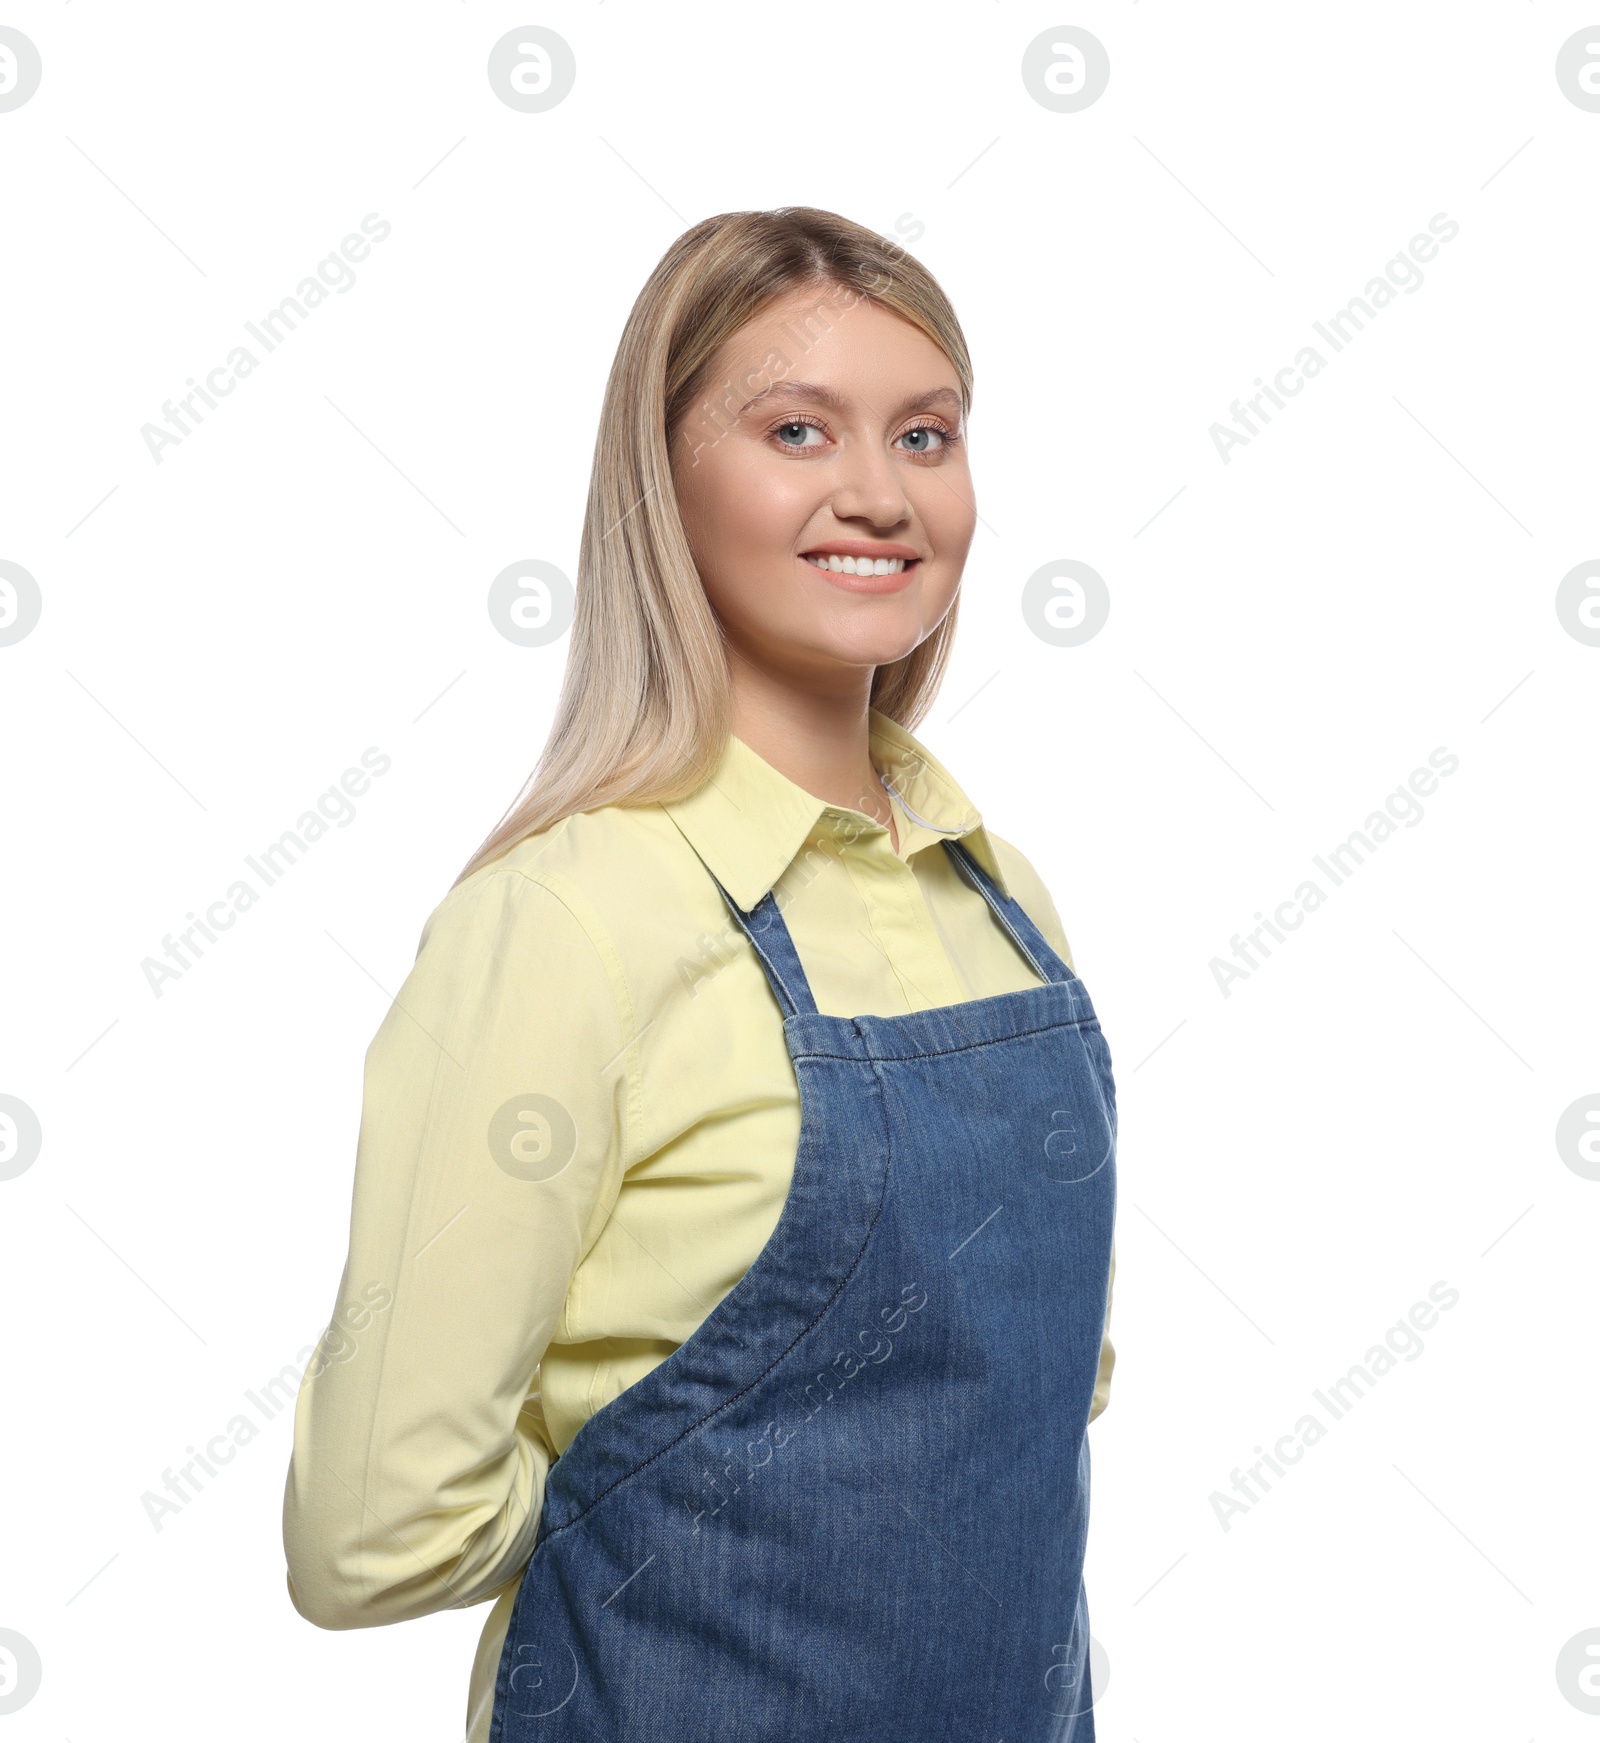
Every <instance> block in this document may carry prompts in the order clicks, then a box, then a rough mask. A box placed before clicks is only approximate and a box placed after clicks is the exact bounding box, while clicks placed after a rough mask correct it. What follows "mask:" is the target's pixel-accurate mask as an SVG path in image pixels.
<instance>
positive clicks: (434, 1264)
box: [283, 867, 635, 1628]
mask: <svg viewBox="0 0 1600 1743" xmlns="http://www.w3.org/2000/svg"><path fill="white" fill-rule="evenodd" d="M624 1009H625V1001H624V1000H622V999H620V998H619V996H618V991H617V989H615V988H614V986H613V983H612V981H611V979H610V977H609V976H608V973H607V970H606V966H605V959H604V958H603V957H602V955H601V954H600V952H599V951H598V950H597V949H596V946H595V943H594V942H593V941H592V940H591V939H590V937H589V935H588V933H587V932H586V930H585V928H584V926H583V925H582V924H581V923H580V921H579V920H578V919H577V917H576V916H575V915H574V914H573V913H572V912H571V910H570V909H569V908H568V907H567V906H566V905H565V904H564V903H563V901H562V900H561V899H560V897H559V896H558V895H557V894H556V893H555V892H554V891H553V890H552V889H551V888H550V887H548V886H547V885H545V884H543V883H540V882H538V881H536V880H535V879H533V878H531V877H529V876H528V875H526V874H525V873H523V872H522V871H519V870H516V869H512V868H493V867H491V868H486V869H484V870H482V871H480V872H479V873H477V874H475V875H474V876H473V877H471V878H469V879H467V880H466V881H465V882H464V883H462V884H461V885H459V886H457V888H456V889H454V890H452V891H451V892H450V894H449V895H447V896H446V897H445V899H444V901H442V902H441V903H440V904H439V906H438V907H437V908H436V909H435V910H434V912H433V914H432V915H431V916H430V918H429V920H428V924H427V926H426V928H425V929H424V932H423V935H422V942H421V945H420V947H419V949H418V953H417V958H416V962H415V965H414V966H413V968H412V969H411V972H410V973H409V975H408V976H407V977H406V980H405V983H404V985H403V986H402V987H401V989H400V993H399V996H398V997H397V998H396V999H395V1001H394V1003H393V1005H392V1006H391V1007H390V1009H389V1011H388V1014H387V1015H386V1016H385V1018H384V1020H383V1023H382V1025H381V1026H380V1028H379V1030H378V1032H377V1034H376V1036H375V1037H374V1039H373V1041H372V1044H371V1046H370V1047H369V1048H368V1050H367V1055H366V1063H365V1070H364V1075H363V1083H362V1108H361V1125H360V1133H359V1137H358V1141H357V1146H356V1160H355V1182H354V1192H353V1197H352V1207H351V1218H350V1241H349V1251H348V1257H347V1259H346V1262H345V1267H344V1273H343V1276H342V1278H341V1280H340V1283H339V1288H338V1294H337V1297H336V1300H335V1303H334V1310H333V1315H332V1318H331V1320H330V1322H329V1324H328V1327H327V1329H326V1330H325V1331H324V1333H323V1335H322V1338H321V1340H320V1342H319V1343H318V1345H317V1348H316V1351H315V1353H314V1354H313V1356H312V1358H311V1360H310V1363H309V1364H308V1366H307V1368H306V1371H305V1373H304V1375H303V1376H302V1378H301V1384H300V1392H299V1396H298V1398H297V1401H296V1406H295V1423H294V1449H293V1455H292V1458H291V1461H290V1466H289V1474H288V1481H287V1484H286V1487H285V1491H284V1506H283V1542H284V1551H285V1554H286V1557H287V1560H288V1585H289V1597H290V1600H291V1601H292V1603H293V1604H294V1606H295V1608H296V1609H297V1610H298V1611H299V1612H300V1614H301V1615H302V1616H305V1617H306V1618H307V1619H308V1620H310V1621H312V1622H314V1623H316V1624H317V1625H318V1626H319V1627H323V1628H363V1627H372V1626H375V1625H377V1624H381V1623H387V1622H398V1621H403V1620H405V1619H407V1618H409V1617H413V1616H420V1615H425V1614H427V1613H429V1612H431V1611H434V1610H441V1609H449V1608H457V1607H460V1606H463V1605H468V1604H473V1603H478V1602H481V1601H483V1600H484V1599H486V1598H489V1597H492V1596H493V1595H494V1594H495V1593H496V1592H497V1591H499V1590H500V1589H501V1588H502V1587H504V1586H505V1585H506V1584H507V1583H508V1582H509V1581H510V1580H511V1579H513V1578H514V1577H515V1576H516V1575H517V1574H518V1573H519V1572H520V1571H521V1569H522V1567H523V1565H524V1564H525V1563H526V1561H527V1559H528V1556H529V1554H530V1553H531V1552H532V1549H533V1545H534V1540H535V1537H536V1535H537V1531H538V1524H539V1512H540V1508H541V1505H542V1503H543V1498H544V1482H545V1476H546V1473H547V1472H548V1470H549V1467H550V1464H551V1462H552V1460H553V1458H554V1456H555V1449H554V1448H553V1447H552V1445H551V1442H550V1439H549V1436H548V1433H547V1430H546V1428H545V1424H544V1420H543V1416H542V1413H541V1410H540V1404H539V1395H538V1390H537V1370H538V1367H539V1363H540V1360H541V1358H542V1357H543V1354H544V1351H545V1349H546V1347H547V1345H548V1344H549V1342H550V1341H551V1338H552V1335H553V1334H554V1333H555V1332H556V1331H557V1329H558V1327H559V1325H560V1323H561V1318H562V1315H563V1312H564V1308H565V1303H566V1297H567V1290H568V1286H569V1284H570V1282H571V1279H572V1276H573V1273H574V1271H575V1270H576V1269H577V1266H578V1264H579V1261H580V1260H581V1259H582V1257H583V1255H584V1254H585V1253H586V1252H587V1250H588V1247H589V1245H591V1244H592V1241H593V1239H594V1236H595V1235H596V1234H597V1233H598V1232H599V1229H600V1227H601V1226H602V1225H603V1222H604V1219H605V1218H606V1217H607V1216H608V1215H609V1214H610V1211H611V1207H612V1206H613V1205H614V1204H615V1202H616V1195H617V1190H618V1187H619V1185H620V1181H621V1175H622V1127H623V1110H624V1106H625V1103H626V1098H627V1081H626V1076H625V1071H626V1069H628V1068H629V1067H630V1065H631V1061H632V1058H633V1054H634V1051H635V1050H634V1049H632V1048H631V1047H629V1046H628V1042H629V1041H630V1040H631V1039H632V1037H631V1035H629V1034H625V1033H624V1020H623V1016H622V1012H623V1010H624Z"/></svg>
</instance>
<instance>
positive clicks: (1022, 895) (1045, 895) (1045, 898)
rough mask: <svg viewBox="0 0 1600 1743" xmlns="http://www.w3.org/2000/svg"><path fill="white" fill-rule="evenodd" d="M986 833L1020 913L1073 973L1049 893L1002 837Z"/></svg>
mask: <svg viewBox="0 0 1600 1743" xmlns="http://www.w3.org/2000/svg"><path fill="white" fill-rule="evenodd" d="M987 833H988V836H989V841H990V843H991V845H992V846H993V847H994V852H995V858H996V859H997V860H999V862H1000V870H1001V871H1002V872H1003V873H1004V874H1005V880H1006V886H1007V888H1008V889H1009V890H1010V891H1011V894H1012V895H1013V896H1014V897H1016V899H1017V902H1018V904H1019V905H1020V907H1021V908H1022V911H1023V913H1025V914H1026V915H1027V916H1028V918H1029V919H1030V920H1031V921H1032V922H1033V923H1034V925H1035V926H1037V927H1038V928H1039V930H1040V931H1041V932H1042V933H1043V934H1044V935H1045V937H1046V939H1048V940H1049V943H1050V945H1051V947H1052V948H1053V949H1054V950H1056V951H1057V952H1058V953H1059V954H1060V956H1061V958H1062V960H1063V961H1064V962H1065V963H1066V965H1067V967H1068V968H1070V969H1072V970H1073V972H1074V973H1076V972H1077V966H1076V964H1075V963H1074V962H1073V960H1072V950H1071V947H1070V946H1069V944H1068V943H1067V934H1066V929H1065V928H1064V927H1063V926H1062V924H1061V916H1060V915H1059V914H1058V913H1057V912H1056V905H1055V903H1054V902H1053V901H1052V900H1051V897H1050V891H1049V889H1048V888H1047V887H1046V885H1045V881H1044V879H1043V878H1042V877H1040V876H1039V874H1038V872H1037V871H1036V870H1035V869H1034V865H1033V862H1032V860H1030V859H1029V858H1028V856H1027V855H1026V854H1025V853H1024V852H1023V851H1022V849H1021V848H1020V847H1016V846H1014V845H1013V844H1012V843H1011V842H1009V841H1007V840H1006V839H1005V837H1004V836H1001V835H996V834H995V832H994V831H993V830H992V829H989V830H987Z"/></svg>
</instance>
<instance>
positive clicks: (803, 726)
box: [729, 649, 894, 833]
mask: <svg viewBox="0 0 1600 1743" xmlns="http://www.w3.org/2000/svg"><path fill="white" fill-rule="evenodd" d="M729 664H730V668H731V670H732V675H733V731H734V735H735V736H736V737H737V738H741V739H743V740H744V742H745V743H746V744H747V745H749V747H750V748H751V750H753V751H754V752H755V753H756V755H757V756H759V757H760V758H762V760H763V761H765V762H768V763H770V764H771V765H772V766H773V768H775V769H776V770H777V771H778V773H779V774H781V775H786V776H787V777H788V778H789V779H790V780H791V781H793V782H794V784H795V785H796V786H797V787H803V788H804V789H805V790H806V792H808V793H814V794H815V795H816V796H817V798H819V799H825V800H827V802H828V803H829V804H830V805H844V806H847V807H849V809H851V810H852V811H861V812H864V813H865V814H866V815H867V816H868V817H872V818H874V819H876V820H877V821H878V822H879V823H884V824H887V825H888V826H889V828H890V831H891V833H893V831H894V821H893V814H892V810H891V807H890V804H889V795H888V794H887V793H886V792H885V791H884V789H883V786H882V784H881V783H880V781H879V780H878V772H877V770H876V769H875V768H874V767H873V764H872V757H871V754H870V752H869V749H868V738H867V734H868V724H869V723H868V719H867V711H868V708H869V706H870V696H871V689H872V673H871V671H870V670H869V671H868V672H866V673H865V675H864V676H863V677H862V678H861V679H860V681H859V682H856V683H852V684H851V685H850V686H849V687H848V688H847V689H840V690H837V691H826V692H823V691H816V690H807V689H801V688H798V687H796V686H794V685H792V684H784V683H781V682H779V681H777V680H776V679H774V678H773V677H771V676H770V675H768V674H766V673H764V672H761V671H759V670H758V669H756V668H755V667H752V666H751V665H749V664H748V663H747V662H745V661H744V660H742V659H740V658H738V656H737V655H736V654H734V653H733V651H732V650H731V649H730V660H729Z"/></svg>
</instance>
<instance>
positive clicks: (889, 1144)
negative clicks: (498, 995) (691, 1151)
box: [519, 1019, 894, 1595]
mask: <svg viewBox="0 0 1600 1743" xmlns="http://www.w3.org/2000/svg"><path fill="white" fill-rule="evenodd" d="M853 1020H854V1019H852V1021H853ZM857 1032H858V1033H859V1030H858V1031H857ZM839 1057H846V1056H845V1055H840V1056H839ZM854 1063H856V1064H860V1063H861V1061H860V1060H859V1059H857V1060H855V1061H854ZM867 1063H868V1064H869V1065H871V1066H872V1071H873V1077H874V1079H875V1080H876V1082H875V1084H874V1088H875V1090H876V1096H875V1099H876V1101H877V1104H878V1110H879V1114H880V1116H881V1118H882V1121H883V1149H884V1163H883V1185H882V1189H881V1190H880V1191H879V1193H878V1202H877V1203H876V1205H874V1207H873V1211H872V1221H871V1222H870V1223H869V1224H868V1225H867V1232H866V1234H865V1235H864V1236H863V1237H862V1241H861V1245H860V1247H859V1248H858V1249H857V1251H856V1255H855V1257H854V1258H853V1259H852V1260H851V1261H850V1269H849V1270H848V1271H847V1272H846V1273H845V1274H844V1276H843V1277H842V1278H841V1279H840V1280H839V1284H838V1287H837V1288H836V1289H835V1290H834V1291H833V1293H832V1294H831V1295H830V1296H829V1297H828V1299H827V1300H826V1301H825V1302H824V1303H823V1304H822V1306H821V1307H820V1308H819V1309H818V1311H817V1314H816V1317H815V1318H814V1319H812V1320H810V1321H808V1323H807V1324H805V1325H804V1326H802V1327H801V1329H800V1330H799V1331H798V1332H796V1333H795V1335H794V1338H793V1340H792V1341H791V1342H790V1343H789V1344H788V1345H787V1346H786V1347H785V1348H784V1349H783V1350H781V1351H779V1353H778V1354H777V1355H776V1356H775V1357H774V1358H773V1359H772V1361H771V1362H770V1363H768V1365H767V1366H766V1367H765V1368H763V1369H762V1371H761V1372H760V1373H759V1374H757V1375H756V1376H755V1377H754V1378H753V1379H751V1380H750V1381H749V1382H748V1383H747V1384H746V1385H744V1386H741V1387H740V1388H739V1390H738V1391H737V1392H735V1393H734V1394H733V1395H732V1396H731V1397H728V1398H724V1399H723V1401H722V1402H721V1403H720V1404H719V1405H718V1406H717V1407H716V1409H715V1410H711V1411H708V1412H707V1413H706V1414H705V1415H704V1416H702V1417H701V1418H700V1419H699V1421H698V1422H693V1423H691V1424H690V1425H689V1426H688V1427H687V1428H686V1429H684V1430H683V1432H682V1433H681V1434H678V1435H675V1436H674V1437H673V1438H672V1439H671V1440H670V1441H668V1442H667V1444H666V1445H665V1446H662V1447H657V1449H656V1450H655V1451H654V1452H653V1453H651V1455H650V1456H649V1458H647V1459H642V1460H641V1461H640V1462H639V1463H638V1464H637V1465H635V1466H634V1467H633V1468H632V1470H629V1471H625V1472H624V1473H623V1474H622V1475H621V1476H620V1477H618V1478H616V1479H615V1481H613V1482H611V1483H608V1484H607V1485H606V1487H605V1488H603V1489H602V1490H601V1491H600V1493H599V1494H598V1495H596V1496H595V1497H594V1499H593V1500H592V1501H590V1502H589V1504H588V1505H587V1506H586V1507H585V1508H584V1509H583V1510H582V1512H580V1513H575V1514H574V1515H573V1516H572V1518H570V1519H567V1520H563V1521H562V1523H561V1524H560V1525H558V1526H556V1527H555V1528H554V1529H553V1530H551V1531H548V1532H546V1533H545V1534H544V1535H543V1536H542V1537H541V1538H540V1539H539V1542H538V1543H537V1544H535V1546H534V1550H533V1554H534V1555H537V1554H538V1552H539V1550H540V1549H541V1548H542V1547H543V1546H544V1545H545V1544H546V1543H548V1542H549V1541H550V1540H551V1539H552V1538H554V1537H559V1536H560V1535H561V1533H562V1532H563V1531H568V1530H570V1529H571V1528H572V1527H573V1526H574V1525H576V1524H578V1522H579V1521H580V1520H582V1519H584V1518H585V1517H586V1516H587V1515H588V1514H590V1513H592V1512H593V1511H594V1509H595V1508H596V1507H598V1506H599V1505H600V1503H601V1502H602V1501H603V1500H604V1499H605V1498H606V1496H607V1495H609V1494H610V1493H611V1491H612V1490H613V1489H616V1488H618V1487H620V1486H621V1485H622V1484H623V1483H626V1482H630V1481H632V1479H633V1478H634V1477H636V1476H638V1474H639V1473H640V1472H641V1471H642V1470H645V1469H646V1468H647V1467H649V1466H650V1465H653V1464H654V1463H655V1461H656V1460H657V1459H659V1458H661V1457H662V1456H663V1455H665V1454H666V1453H669V1452H671V1451H672V1449H673V1448H674V1447H675V1446H677V1445H678V1444H679V1442H680V1441H683V1440H685V1439H687V1438H688V1436H689V1435H691V1434H694V1433H696V1432H697V1431H698V1430H700V1429H702V1428H704V1427H705V1425H706V1424H707V1423H708V1422H711V1421H712V1420H714V1419H715V1418H716V1417H718V1416H720V1415H722V1413H723V1412H724V1411H725V1410H727V1409H729V1408H730V1407H731V1406H732V1405H734V1404H737V1403H738V1402H739V1400H740V1399H741V1398H742V1397H744V1395H745V1393H746V1392H750V1391H753V1390H754V1389H755V1388H756V1387H757V1386H759V1385H760V1384H761V1382H762V1381H763V1380H765V1379H766V1377H767V1375H768V1374H770V1373H771V1372H772V1371H773V1370H774V1369H775V1368H777V1367H779V1366H780V1365H781V1364H782V1363H783V1362H785V1361H787V1360H788V1358H789V1357H790V1356H791V1355H792V1354H793V1353H794V1351H795V1349H796V1347H797V1346H798V1345H799V1344H800V1343H801V1342H802V1340H804V1339H805V1338H807V1337H809V1336H810V1335H811V1333H812V1332H813V1331H815V1330H816V1328H817V1327H818V1326H819V1325H821V1324H822V1322H823V1320H824V1319H826V1318H827V1316H828V1314H829V1312H830V1311H831V1310H832V1308H833V1304H834V1303H835V1302H836V1301H837V1300H838V1299H839V1297H840V1296H841V1295H843V1294H844V1292H845V1290H846V1289H847V1288H848V1287H849V1284H850V1279H851V1278H852V1277H854V1276H855V1274H856V1272H857V1271H858V1270H859V1269H860V1267H861V1261H862V1260H863V1259H864V1258H865V1257H866V1256H867V1249H868V1248H869V1247H870V1246H871V1245H872V1236H873V1233H874V1231H875V1230H876V1229H877V1226H878V1220H879V1218H880V1217H881V1216H882V1215H883V1206H884V1201H885V1200H886V1199H887V1198H888V1196H889V1177H890V1174H891V1172H892V1170H893V1167H894V1139H893V1131H892V1128H891V1126H890V1124H889V1111H888V1098H887V1096H886V1095H885V1093H884V1085H883V1080H882V1074H881V1073H880V1072H879V1071H878V1068H877V1062H876V1061H874V1060H868V1061H867ZM757 1257H759V1254H758V1255H757ZM746 1275H748V1273H746ZM741 1281H742V1279H741ZM735 1287H737V1285H735ZM719 1305H720V1304H719ZM697 1329H698V1328H697ZM670 1359H671V1358H670V1357H669V1358H668V1360H670ZM529 1559H530V1561H531V1559H532V1557H531V1556H530V1558H529ZM519 1595H520V1594H519Z"/></svg>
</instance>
